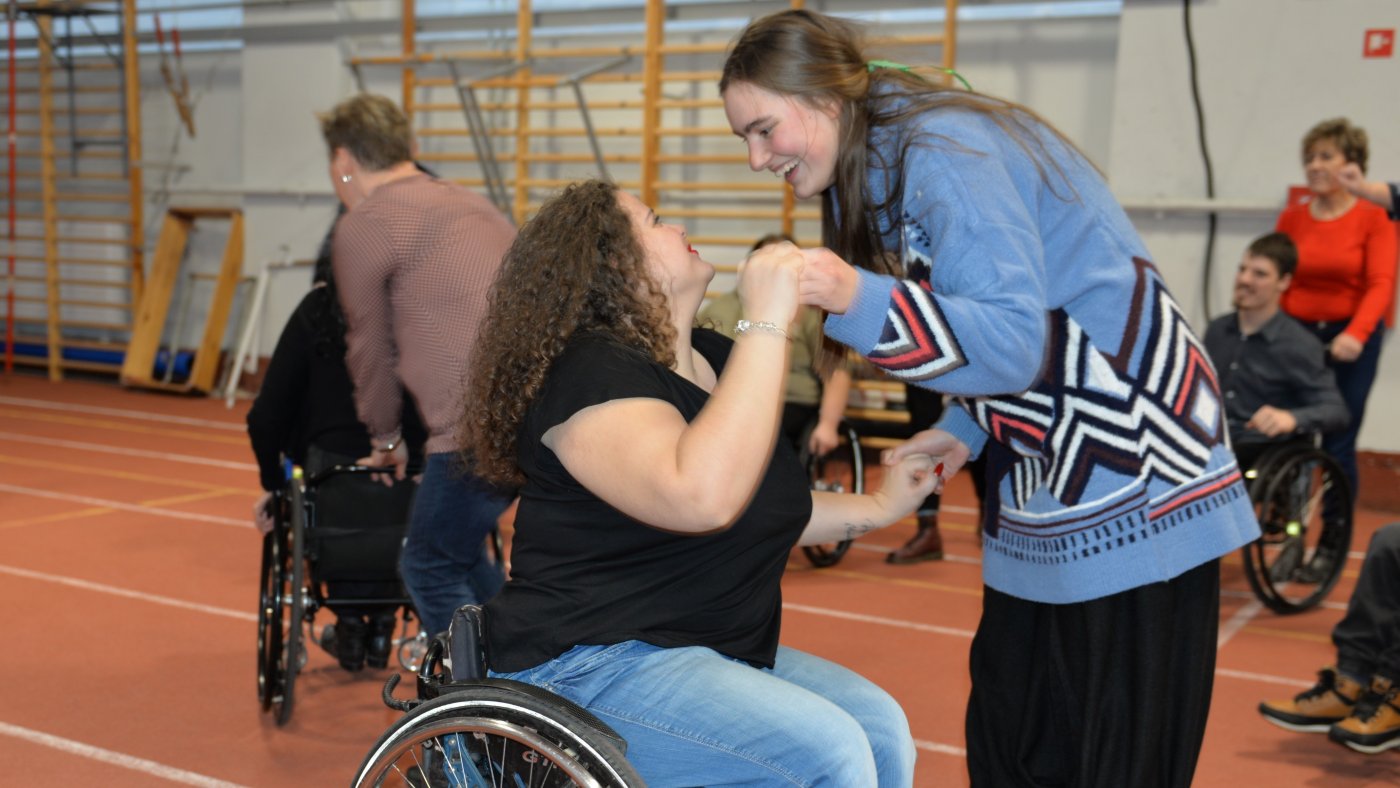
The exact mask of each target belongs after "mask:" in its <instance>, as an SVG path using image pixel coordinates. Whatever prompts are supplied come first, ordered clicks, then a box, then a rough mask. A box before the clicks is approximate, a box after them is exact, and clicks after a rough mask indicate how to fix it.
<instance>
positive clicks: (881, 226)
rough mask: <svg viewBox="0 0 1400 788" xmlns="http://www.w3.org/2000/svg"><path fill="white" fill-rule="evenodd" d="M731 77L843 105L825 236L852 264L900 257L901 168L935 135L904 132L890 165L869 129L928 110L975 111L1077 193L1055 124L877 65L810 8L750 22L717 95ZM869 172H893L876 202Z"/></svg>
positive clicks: (850, 35)
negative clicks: (896, 234)
mask: <svg viewBox="0 0 1400 788" xmlns="http://www.w3.org/2000/svg"><path fill="white" fill-rule="evenodd" d="M735 82H747V83H749V84H751V85H755V86H757V87H760V88H763V89H764V90H767V91H769V92H771V93H776V94H779V95H784V96H792V97H794V98H796V99H798V100H800V101H802V102H804V103H806V104H807V105H808V106H811V107H821V106H824V105H828V104H830V103H832V102H835V104H836V105H837V106H839V107H840V109H841V112H840V117H839V119H838V123H839V128H840V131H839V153H838V154H837V161H836V182H835V184H834V186H833V188H830V189H827V190H826V191H825V192H824V193H823V194H822V237H823V242H824V243H826V244H827V245H828V246H830V247H831V248H832V249H833V250H834V251H835V252H836V253H837V254H839V255H841V256H842V257H844V258H845V259H846V260H848V261H849V262H851V263H852V264H854V265H860V266H863V267H866V268H871V269H875V270H881V271H887V270H889V269H890V268H891V266H892V264H894V263H897V261H894V260H892V259H891V258H890V257H888V256H886V255H884V254H882V252H883V251H884V248H883V243H882V242H881V240H880V237H881V235H882V234H883V232H884V231H887V230H890V229H892V228H894V227H896V226H897V225H898V223H899V216H898V215H897V214H898V204H899V202H900V195H901V192H902V191H903V180H904V177H903V164H904V160H905V157H906V155H907V154H908V151H909V148H910V146H912V145H915V144H929V143H930V142H931V140H929V139H927V138H928V137H933V136H936V135H930V134H923V135H919V134H917V133H908V132H905V133H902V134H900V136H899V138H898V147H897V150H898V153H897V154H896V157H895V159H894V161H886V160H885V157H884V154H883V153H882V152H881V151H880V150H878V149H877V148H876V147H875V146H874V145H873V144H872V142H871V132H872V131H873V130H875V129H877V128H881V127H896V128H897V127H899V125H900V124H902V123H903V122H904V121H906V120H908V119H910V118H912V117H915V116H917V115H920V114H922V113H924V112H928V111H930V110H935V109H940V108H961V109H967V110H972V111H974V112H977V113H980V114H982V115H985V116H987V117H988V118H990V119H991V120H992V121H993V122H994V123H996V125H997V126H998V127H999V128H1001V130H1002V131H1004V132H1006V133H1007V135H1009V136H1010V137H1011V138H1012V139H1013V140H1015V142H1016V144H1017V145H1019V146H1020V148H1021V149H1022V150H1024V151H1025V152H1026V154H1027V156H1028V157H1029V158H1030V160H1031V161H1032V162H1033V163H1034V165H1035V167H1036V170H1037V171H1038V172H1039V173H1040V176H1041V178H1042V179H1044V180H1045V181H1046V182H1047V183H1048V184H1050V187H1051V191H1052V192H1054V193H1056V194H1059V193H1058V192H1056V191H1055V186H1054V183H1053V182H1052V181H1051V178H1050V174H1049V172H1048V171H1047V168H1046V165H1048V167H1049V169H1050V170H1054V172H1055V174H1056V175H1057V176H1058V179H1059V180H1060V181H1061V182H1062V183H1063V184H1064V185H1065V186H1066V187H1068V188H1069V189H1070V192H1071V194H1072V193H1073V188H1072V187H1071V186H1070V185H1069V182H1068V180H1067V179H1066V178H1065V173H1064V170H1063V169H1062V168H1061V167H1060V165H1059V163H1058V162H1057V161H1056V158H1055V156H1054V155H1051V153H1050V152H1049V151H1048V150H1047V149H1046V145H1045V141H1044V139H1043V137H1042V136H1041V134H1040V132H1039V127H1042V126H1043V127H1044V128H1045V129H1047V130H1049V132H1050V133H1051V134H1053V135H1054V136H1055V137H1057V138H1058V139H1059V140H1060V141H1061V142H1063V143H1064V144H1065V146H1066V147H1067V148H1068V150H1070V151H1072V152H1074V155H1078V156H1081V157H1082V156H1083V154H1082V153H1079V152H1078V149H1077V148H1075V146H1074V144H1073V143H1071V142H1070V141H1069V140H1068V139H1066V138H1065V136H1064V135H1063V134H1061V133H1060V132H1059V131H1057V130H1056V129H1055V128H1054V126H1052V125H1050V123H1048V122H1047V121H1045V120H1044V119H1043V118H1041V117H1040V116H1039V115H1037V114H1036V113H1035V112H1034V111H1032V110H1030V109H1029V108H1027V107H1023V106H1021V105H1019V104H1016V103H1014V102H1011V101H1006V100H1004V99H998V98H994V97H991V96H986V95H983V94H980V93H975V92H972V91H966V90H958V89H955V88H951V87H945V86H943V85H939V84H936V83H934V82H929V81H927V80H925V79H923V78H922V77H919V76H918V75H916V74H912V73H909V72H906V71H903V70H900V69H893V68H875V69H871V68H870V64H869V61H868V59H867V56H866V53H865V42H864V35H863V34H862V32H861V31H860V29H859V28H857V27H856V26H855V25H853V24H851V23H849V22H846V21H843V20H840V19H837V18H835V17H830V16H826V15H824V14H818V13H815V12H812V11H806V10H801V9H797V10H788V11H779V12H778V13H775V14H769V15H768V16H765V17H762V18H761V19H757V20H755V21H753V22H751V23H750V24H749V26H748V27H746V28H745V29H744V30H743V32H742V33H740V34H739V37H738V39H736V40H735V42H734V44H733V46H731V47H730V49H729V54H728V56H727V57H726V58H725V61H724V70H723V71H722V72H721V75H720V82H719V90H720V93H721V94H723V93H724V91H725V89H726V88H728V87H729V86H730V85H731V84H733V83H735ZM937 141H938V142H939V143H941V144H945V145H950V146H952V147H954V148H958V149H962V150H966V149H964V148H962V146H960V145H959V144H958V143H957V141H955V140H951V139H947V138H944V137H939V138H938V140H937ZM967 152H969V153H978V152H977V151H967ZM1086 161H1087V159H1086ZM870 168H878V169H882V170H884V171H886V172H887V173H889V184H890V186H889V188H888V189H887V190H886V194H885V197H884V199H883V200H882V201H880V203H879V204H875V203H874V202H873V200H872V198H871V194H870V178H869V172H868V170H869V169H870ZM1062 199H1067V198H1066V197H1064V196H1062ZM833 209H836V210H833ZM838 213H839V215H840V222H839V223H838V222H837V221H836V217H837V214H838Z"/></svg>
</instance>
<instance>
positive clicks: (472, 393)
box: [458, 180, 676, 485]
mask: <svg viewBox="0 0 1400 788" xmlns="http://www.w3.org/2000/svg"><path fill="white" fill-rule="evenodd" d="M617 196H618V194H617V187H616V186H615V185H614V184H612V183H608V182H606V181H601V180H590V181H584V182H582V183H575V184H572V185H570V186H568V187H566V188H565V189H564V190H563V191H562V192H561V193H559V194H558V195H557V196H555V197H553V198H551V199H550V200H549V201H548V202H546V203H545V204H544V205H543V206H541V207H540V210H539V213H537V214H535V216H534V218H532V219H530V220H529V221H528V222H526V223H525V225H524V226H523V227H521V228H520V232H519V234H518V235H516V237H515V242H514V243H512V244H511V246H510V250H509V251H507V252H506V256H505V258H504V260H503V261H502V263H501V270H500V273H499V274H497V277H496V282H495V284H494V285H493V286H492V288H491V298H490V306H489V308H488V309H487V313H486V317H485V319H484V320H483V321H482V324H481V333H480V335H479V336H478V338H477V345H476V350H475V352H474V353H473V359H472V369H471V374H470V376H469V377H468V380H469V381H470V383H469V386H468V389H467V401H466V408H465V412H464V415H463V417H462V423H461V425H460V428H459V430H458V432H459V436H460V439H461V443H462V447H463V448H462V451H463V453H464V454H466V455H467V459H468V461H469V462H472V463H474V464H475V472H476V473H477V474H479V475H480V476H482V477H484V478H486V479H487V480H489V481H492V482H495V483H497V484H510V485H514V484H519V483H520V482H521V481H523V477H522V476H521V473H520V467H519V465H518V464H517V462H516V457H517V454H516V437H517V434H518V432H519V430H520V423H521V421H522V420H523V419H524V417H525V412H526V410H527V409H528V408H529V406H530V403H532V402H533V401H534V399H535V397H536V396H538V395H539V392H540V387H541V386H542V385H543V383H544V380H545V377H546V376H547V375H548V373H549V368H550V366H551V365H552V364H553V363H554V360H555V359H556V358H558V357H559V355H560V354H561V353H563V352H564V348H565V347H566V346H567V345H568V343H569V339H570V337H572V336H573V335H574V334H576V333H578V332H580V331H593V332H597V333H601V334H605V335H607V336H609V337H611V338H613V339H615V340H617V341H618V342H620V343H623V344H626V345H628V346H631V347H634V348H637V349H638V350H640V351H641V352H643V353H646V354H647V355H649V356H650V357H652V358H653V359H655V360H656V361H658V362H659V363H662V364H665V365H666V366H672V365H674V364H675V341H676V332H675V328H674V327H673V326H672V325H671V321H670V313H669V311H668V306H667V301H666V296H665V294H664V293H663V292H662V290H661V289H660V287H659V286H658V285H657V284H656V282H655V281H654V280H653V279H652V278H651V276H650V274H649V273H648V272H647V268H646V257H645V254H644V252H643V251H642V246H641V244H640V243H639V242H638V241H637V237H636V234H635V233H634V232H633V228H632V221H631V219H630V217H628V215H627V212H626V211H625V210H623V208H622V206H621V205H620V204H619V203H618V199H617Z"/></svg>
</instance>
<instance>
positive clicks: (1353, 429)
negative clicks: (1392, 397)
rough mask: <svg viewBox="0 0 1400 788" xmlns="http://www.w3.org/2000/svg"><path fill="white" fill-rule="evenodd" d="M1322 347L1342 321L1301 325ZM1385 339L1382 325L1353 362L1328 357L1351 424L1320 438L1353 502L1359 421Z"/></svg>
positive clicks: (1343, 323)
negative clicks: (1340, 470) (1338, 470)
mask: <svg viewBox="0 0 1400 788" xmlns="http://www.w3.org/2000/svg"><path fill="white" fill-rule="evenodd" d="M1303 326H1304V327H1305V328H1307V329H1308V330H1309V331H1311V332H1312V333H1313V334H1314V335H1315V336H1316V337H1317V338H1318V339H1320V340H1322V344H1324V345H1329V344H1331V342H1332V340H1334V339H1336V338H1337V335H1338V334H1340V333H1342V331H1343V330H1344V329H1345V328H1346V327H1347V324H1346V322H1345V321H1333V322H1326V323H1306V322H1305V323H1303ZM1384 339H1385V324H1383V323H1382V324H1378V325H1377V326H1376V330H1375V331H1372V332H1371V337H1370V339H1367V340H1366V344H1365V345H1363V346H1362V348H1361V355H1360V356H1358V357H1357V358H1356V360H1355V361H1345V362H1343V361H1337V360H1335V359H1333V358H1332V357H1331V356H1330V355H1329V356H1328V357H1327V365H1328V366H1330V367H1331V368H1332V373H1333V374H1334V375H1336V376H1337V388H1338V389H1339V390H1341V392H1342V400H1343V401H1345V402H1346V404H1347V411H1348V412H1350V413H1351V422H1350V423H1349V424H1348V425H1347V427H1346V429H1344V430H1339V431H1337V432H1329V433H1326V434H1324V435H1323V436H1322V449H1323V451H1325V452H1327V453H1328V454H1330V455H1332V459H1334V460H1336V461H1337V464H1338V465H1340V466H1342V472H1343V473H1345V474H1346V477H1347V481H1349V482H1351V494H1352V497H1353V498H1354V497H1355V496H1356V493H1357V490H1359V489H1360V487H1359V486H1358V485H1357V480H1358V475H1357V470H1356V436H1357V434H1358V433H1360V432H1361V419H1362V418H1363V417H1364V416H1365V415H1366V398H1367V397H1369V396H1370V394H1371V384H1372V383H1375V382H1376V370H1377V369H1378V368H1379V367H1380V363H1381V342H1382V341H1383V340H1384Z"/></svg>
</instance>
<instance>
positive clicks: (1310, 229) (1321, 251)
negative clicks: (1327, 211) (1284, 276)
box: [1275, 200, 1396, 342]
mask: <svg viewBox="0 0 1400 788" xmlns="http://www.w3.org/2000/svg"><path fill="white" fill-rule="evenodd" d="M1275 229H1277V230H1278V231H1279V232H1281V233H1285V234H1286V235H1288V237H1289V238H1292V239H1293V243H1294V244H1296V245H1297V247H1298V270H1297V272H1296V273H1294V274H1293V284H1292V286H1290V287H1289V288H1288V290H1287V291H1286V292H1284V294H1283V310H1284V311H1285V312H1287V313H1288V314H1290V315H1292V316H1293V317H1295V318H1297V319H1299V320H1302V321H1305V322H1317V321H1323V320H1325V321H1328V322H1332V321H1337V322H1341V321H1346V322H1347V327H1346V333H1347V334H1350V335H1351V336H1352V337H1354V338H1355V339H1356V340H1357V341H1360V342H1365V341H1366V340H1367V338H1369V337H1370V336H1371V332H1372V331H1374V330H1375V328H1376V325H1377V324H1378V323H1380V321H1381V318H1383V317H1385V316H1386V314H1387V312H1388V310H1389V308H1390V302H1391V298H1392V297H1393V294H1394V292H1395V266H1396V238H1395V228H1394V227H1393V226H1392V225H1391V223H1390V220H1389V218H1388V217H1387V216H1386V213H1385V210H1384V209H1382V208H1380V207H1379V206H1376V205H1373V204H1371V203H1369V202H1366V201H1365V200H1357V201H1356V204H1355V205H1354V206H1352V207H1351V209H1350V210H1348V211H1347V212H1346V213H1344V214H1342V215H1341V216H1339V217H1337V218H1336V219H1331V220H1328V221H1318V220H1317V219H1314V218H1313V216H1312V214H1311V213H1309V211H1308V206H1307V205H1295V206H1292V207H1290V208H1287V209H1285V210H1284V211H1283V213H1281V214H1279V217H1278V224H1277V226H1276V228H1275Z"/></svg>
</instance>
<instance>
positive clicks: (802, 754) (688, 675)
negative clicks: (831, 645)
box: [491, 640, 914, 788]
mask: <svg viewBox="0 0 1400 788" xmlns="http://www.w3.org/2000/svg"><path fill="white" fill-rule="evenodd" d="M491 675H493V676H499V677H501V678H508V679H515V680H517V681H524V682H527V683H529V684H534V685H536V686H539V687H543V688H544V689H547V690H549V691H550V692H553V693H555V694H557V695H562V696H564V697H566V698H568V699H569V700H572V701H573V702H575V703H577V704H579V705H580V706H583V707H584V708H586V709H588V710H589V711H591V712H593V713H594V714H596V715H597V716H598V717H599V718H601V719H602V720H603V721H604V722H606V723H607V724H608V725H611V726H612V727H613V729H614V730H616V731H617V732H618V733H619V734H621V735H622V737H623V738H624V739H626V740H627V760H628V761H629V762H630V763H631V764H632V765H633V766H634V767H636V769H637V771H638V773H640V774H641V776H642V778H643V779H645V780H646V782H647V785H649V786H651V788H666V787H667V786H696V785H704V786H720V785H765V786H767V785H800V786H833V787H834V788H857V787H859V788H874V787H875V786H899V788H905V787H906V786H909V785H912V784H913V781H914V739H913V737H912V736H911V735H910V733H909V722H908V720H906V719H905V717H904V710H903V709H901V708H900V707H899V704H898V703H897V702H895V700H894V698H891V697H890V696H889V694H888V693H886V692H885V691H884V690H882V689H880V688H879V687H877V686H875V685H874V684H873V683H871V682H870V681H867V680H866V679H865V678H863V677H861V676H859V675H858V674H856V673H854V672H852V671H850V670H847V669H846V668H843V667H841V666H840V665H837V664H835V663H833V662H828V661H826V660H824V659H821V658H819V657H814V656H812V655H810V654H804V653H803V652H801V651H797V650H795V649H790V648H786V647H782V646H779V647H778V654H777V658H776V661H775V664H774V666H773V669H772V670H763V669H759V668H755V667H753V666H751V665H749V664H747V663H744V662H740V661H737V660H733V659H730V658H728V657H724V656H721V655H720V654H718V653H716V652H715V651H713V650H711V649H708V648H702V647H698V646H692V647H688V648H660V647H658V646H653V645H650V644H648V643H642V642H640V641H636V640H631V641H627V642H624V643H618V644H616V645H612V646H576V647H574V648H573V649H570V650H569V651H567V652H565V653H564V654H563V655H561V656H559V657H557V658H555V659H553V660H550V661H549V662H545V663H543V664H541V665H537V666H535V667H533V668H530V669H529V670H523V671H520V672H519V673H505V674H497V673H492V674H491Z"/></svg>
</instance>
